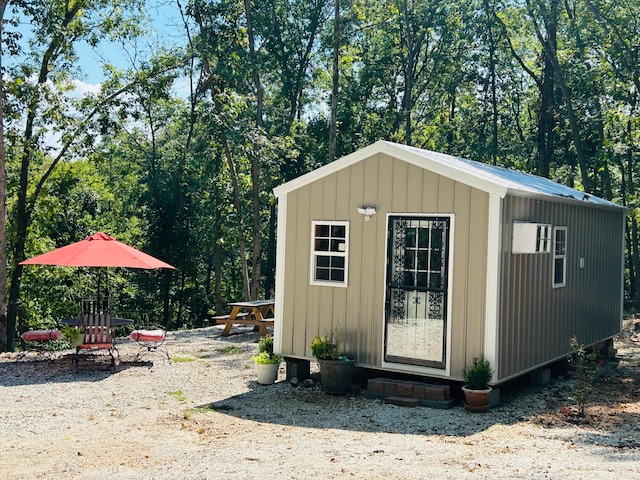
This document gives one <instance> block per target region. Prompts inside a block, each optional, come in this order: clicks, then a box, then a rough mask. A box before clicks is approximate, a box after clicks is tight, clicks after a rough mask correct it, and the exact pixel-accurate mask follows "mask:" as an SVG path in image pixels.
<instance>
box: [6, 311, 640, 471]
mask: <svg viewBox="0 0 640 480" xmlns="http://www.w3.org/2000/svg"><path fill="white" fill-rule="evenodd" d="M625 327H626V330H625V333H624V334H623V335H621V336H620V337H619V338H618V339H616V342H615V346H616V348H617V349H618V355H617V359H616V361H614V362H611V363H610V364H609V365H607V366H606V367H605V368H604V369H603V371H604V373H603V375H602V376H601V378H600V379H599V380H598V382H597V384H596V391H595V393H594V395H593V397H592V403H591V404H590V406H589V407H588V409H587V416H586V417H585V418H579V417H577V416H576V415H575V414H574V409H573V408H572V406H573V404H572V399H571V386H572V381H569V380H565V379H563V378H554V379H553V381H552V384H551V385H550V386H547V387H530V386H526V385H523V384H512V385H508V386H503V387H502V389H501V390H502V392H501V393H502V405H501V406H500V407H498V408H495V409H492V410H491V411H490V412H488V413H484V414H473V413H469V412H466V411H465V410H464V408H462V407H460V406H456V407H453V408H451V409H449V410H440V409H432V408H426V407H418V408H406V407H398V406H393V405H385V404H383V403H382V402H381V401H378V400H371V399H368V398H365V397H364V396H362V395H360V394H358V393H353V394H351V395H348V396H346V397H332V396H329V395H326V394H324V393H322V391H321V390H320V388H318V386H315V387H312V388H303V387H298V388H294V387H292V386H291V385H289V384H288V383H287V382H285V381H284V377H285V371H284V364H283V367H282V368H281V370H280V376H279V381H278V383H276V384H275V385H271V386H260V385H257V384H256V382H255V373H254V370H253V364H252V362H251V360H250V357H251V355H252V354H255V352H256V351H257V345H256V342H257V340H258V334H256V333H253V332H250V331H249V330H248V329H244V328H238V329H235V328H234V332H235V333H237V334H235V335H232V336H230V337H227V338H221V337H220V332H221V327H210V328H205V329H199V330H191V331H184V332H176V333H170V334H169V336H168V337H169V340H168V346H169V349H170V351H171V355H172V357H173V361H172V362H171V363H169V362H166V361H163V360H161V359H160V358H159V357H153V356H149V357H147V358H146V359H148V361H146V362H136V361H135V353H136V351H137V349H136V346H135V344H133V343H131V342H129V341H128V340H124V339H123V340H122V342H121V343H120V344H119V349H120V352H121V364H120V366H119V368H118V370H117V372H115V373H114V372H112V371H110V370H109V369H108V368H106V364H104V365H100V364H91V365H87V366H85V367H84V368H82V367H81V369H80V372H79V373H76V372H75V369H74V367H73V366H72V363H71V357H70V351H67V352H62V354H61V355H59V356H58V358H57V359H55V360H54V361H52V362H46V361H32V359H31V357H27V359H26V361H25V360H21V361H19V362H16V361H15V354H2V355H0V478H2V479H62V478H64V479H71V478H77V479H104V478H108V477H110V478H117V479H218V478H239V479H254V478H255V479H343V478H353V479H385V480H389V479H423V478H438V479H450V478H451V479H453V478H456V479H459V478H478V479H482V478H492V479H507V478H508V479H515V478H523V479H564V478H572V479H602V478H615V479H637V478H639V477H640V426H639V425H640V396H639V394H640V374H639V371H640V338H639V335H640V334H639V333H638V332H637V331H635V330H634V329H636V328H637V330H640V322H638V321H636V320H634V319H632V320H629V321H627V323H626V324H625ZM146 359H145V360H146ZM98 366H104V367H105V368H104V369H100V368H97V367H98ZM314 371H315V366H314Z"/></svg>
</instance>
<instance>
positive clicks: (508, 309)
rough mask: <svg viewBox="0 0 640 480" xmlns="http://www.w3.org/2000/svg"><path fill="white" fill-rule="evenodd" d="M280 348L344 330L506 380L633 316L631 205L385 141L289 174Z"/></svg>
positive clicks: (347, 338)
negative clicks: (627, 244) (628, 246)
mask: <svg viewBox="0 0 640 480" xmlns="http://www.w3.org/2000/svg"><path fill="white" fill-rule="evenodd" d="M274 194H275V196H276V197H277V200H278V237H277V238H278V242H277V267H276V312H277V317H276V321H275V326H274V329H275V330H274V337H275V350H276V351H278V352H280V353H282V354H283V355H284V356H286V357H289V358H291V359H306V360H309V359H311V352H310V350H309V349H308V345H309V344H310V343H311V341H312V340H313V338H314V336H315V335H326V334H330V333H331V332H333V331H334V330H336V329H339V330H341V331H342V336H343V347H344V350H345V351H346V352H347V353H348V355H349V356H350V357H352V358H355V359H356V360H357V365H359V366H362V367H367V368H372V369H379V370H383V371H393V372H401V373H408V374H415V375H420V376H426V377H435V378H442V379H449V380H461V371H462V369H463V368H464V367H465V366H466V365H469V364H470V363H471V362H472V359H473V358H474V357H478V356H483V357H484V358H486V359H488V360H490V361H491V364H492V366H493V367H494V370H495V373H494V378H493V382H492V383H493V384H499V383H502V382H504V381H506V380H508V379H511V378H514V377H517V376H520V375H522V374H524V373H527V372H529V371H533V370H535V369H537V368H539V367H541V366H544V365H546V364H549V363H551V362H554V361H557V360H558V359H561V358H562V357H564V356H566V354H567V353H568V352H569V339H570V337H573V336H575V337H576V338H577V339H578V341H579V342H580V343H584V344H586V345H591V344H595V343H596V342H599V341H603V340H607V339H610V338H612V337H613V336H615V335H616V334H618V333H619V332H620V331H621V326H622V308H623V307H622V305H623V272H624V244H623V242H624V231H625V215H626V210H625V209H624V208H623V207H620V206H619V205H616V204H615V203H612V202H610V201H607V200H603V199H601V198H597V197H595V196H592V195H587V194H585V193H584V192H580V191H578V190H575V189H572V188H569V187H567V186H565V185H561V184H558V183H555V182H553V181H551V180H549V179H546V178H541V177H537V176H534V175H529V174H526V173H522V172H517V171H512V170H508V169H505V168H500V167H496V166H491V165H487V164H483V163H478V162H474V161H471V160H466V159H463V158H458V157H454V156H451V155H446V154H443V153H437V152H433V151H427V150H422V149H419V148H415V147H409V146H405V145H400V144H396V143H391V142H386V141H379V142H376V143H374V144H372V145H370V146H368V147H366V148H363V149H361V150H358V151H356V152H354V153H352V154H350V155H347V156H345V157H343V158H341V159H339V160H336V161H334V162H332V163H330V164H328V165H325V166H323V167H320V168H318V169H316V170H314V171H312V172H310V173H307V174H305V175H302V176H301V177H298V178H296V179H294V180H291V181H289V182H287V183H285V184H283V185H280V186H279V187H277V188H275V189H274Z"/></svg>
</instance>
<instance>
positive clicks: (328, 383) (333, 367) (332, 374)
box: [318, 360, 356, 395]
mask: <svg viewBox="0 0 640 480" xmlns="http://www.w3.org/2000/svg"><path fill="white" fill-rule="evenodd" d="M318 363H319V364H320V381H321V383H322V390H324V391H325V393H328V394H330V395H346V394H347V393H348V392H349V390H350V388H351V382H352V379H353V372H354V370H355V368H356V367H355V365H356V361H355V360H318Z"/></svg>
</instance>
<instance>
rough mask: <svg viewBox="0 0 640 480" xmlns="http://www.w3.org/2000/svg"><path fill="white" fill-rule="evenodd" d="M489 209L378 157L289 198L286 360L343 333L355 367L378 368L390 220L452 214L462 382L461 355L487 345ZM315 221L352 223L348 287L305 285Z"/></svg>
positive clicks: (454, 314)
mask: <svg viewBox="0 0 640 480" xmlns="http://www.w3.org/2000/svg"><path fill="white" fill-rule="evenodd" d="M362 206H375V208H376V210H377V214H376V215H374V216H373V217H372V218H371V221H369V222H365V221H364V219H363V217H362V215H360V214H358V213H357V211H356V210H357V208H358V207H362ZM487 208H488V195H487V194H486V193H484V192H481V191H479V190H476V189H472V188H470V187H468V186H465V185H463V184H460V183H456V182H454V181H452V180H450V179H446V178H443V177H440V176H438V175H436V174H434V173H432V172H429V171H425V170H423V169H419V168H417V167H415V166H412V165H409V164H407V163H405V162H403V161H399V160H397V159H395V158H392V157H389V156H385V155H381V154H379V155H375V156H372V157H371V158H368V159H366V160H363V161H361V162H358V163H357V164H354V165H352V166H350V167H348V168H345V169H344V170H341V171H340V172H337V173H335V174H332V175H328V176H326V177H324V178H323V179H322V180H319V181H317V182H314V183H312V184H310V185H308V186H305V187H301V188H299V189H298V190H296V191H295V192H293V193H290V194H289V197H288V212H287V244H286V245H287V252H286V255H287V262H286V265H285V287H284V292H283V295H284V312H283V342H282V345H283V353H284V354H285V355H292V356H298V357H303V356H306V357H309V356H310V352H309V351H308V349H307V345H308V344H309V343H310V341H311V340H312V339H313V336H315V335H318V334H320V335H323V334H326V333H329V332H331V331H332V329H333V328H336V327H342V328H343V329H344V331H345V335H346V338H347V342H346V345H345V347H346V349H347V351H348V352H349V353H350V354H353V355H354V356H355V357H356V358H357V360H358V363H359V364H361V365H369V366H373V367H379V366H381V365H382V353H383V352H382V345H383V337H382V335H383V326H384V294H385V283H384V282H385V274H386V258H387V252H386V236H387V231H386V228H387V223H386V221H387V214H388V213H405V212H411V213H428V214H454V218H455V220H454V238H453V244H454V249H453V250H452V252H451V253H452V254H453V255H454V256H453V260H454V265H453V268H452V271H451V272H450V275H453V277H452V278H453V288H452V291H451V292H450V294H451V295H452V302H451V305H452V307H451V317H450V318H451V329H452V337H453V338H452V343H451V374H452V376H454V377H458V376H459V374H460V370H461V369H462V366H463V365H464V362H465V355H466V354H467V352H469V353H470V354H474V353H471V352H475V354H477V353H478V352H476V350H481V349H482V345H483V335H484V330H483V326H482V322H483V321H484V308H485V305H484V289H485V282H486V253H485V249H486V237H487V229H486V228H487V227H486V219H487V216H488V215H487ZM312 220H347V221H349V228H350V245H349V285H348V288H339V287H324V286H312V285H310V284H309V275H310V273H309V268H310V255H311V251H310V247H311V237H310V235H311V221H312ZM277 294H280V293H279V292H278V293H277Z"/></svg>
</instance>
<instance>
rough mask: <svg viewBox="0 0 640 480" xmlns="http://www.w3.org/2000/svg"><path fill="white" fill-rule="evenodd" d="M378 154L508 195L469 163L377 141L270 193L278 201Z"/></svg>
mask: <svg viewBox="0 0 640 480" xmlns="http://www.w3.org/2000/svg"><path fill="white" fill-rule="evenodd" d="M378 153H383V154H386V155H389V156H391V157H395V158H398V159H400V160H403V161H405V162H407V163H410V164H412V165H416V166H417V167H420V168H423V169H427V170H430V171H432V172H434V173H436V174H438V175H442V176H444V177H447V178H451V179H453V180H456V181H458V182H461V183H464V184H466V185H469V186H471V187H475V188H478V189H479V190H482V191H485V192H492V193H498V194H499V195H500V196H501V197H504V196H505V195H506V194H507V191H508V188H507V187H505V186H503V185H501V184H500V183H499V182H498V181H496V179H495V178H493V177H492V176H491V175H487V174H483V172H482V171H479V170H478V169H475V168H473V165H472V164H473V163H477V162H472V161H470V160H467V161H464V162H463V160H462V159H459V158H458V157H454V156H452V155H447V154H445V153H439V152H432V151H430V150H421V149H418V148H414V147H407V146H405V145H400V144H397V143H393V142H387V141H384V140H379V141H377V142H375V143H373V144H371V145H369V146H367V147H365V148H362V149H360V150H357V151H355V152H353V153H351V154H349V155H347V156H345V157H342V158H339V159H338V160H335V161H334V162H331V163H328V164H327V165H324V166H322V167H320V168H318V169H316V170H313V171H311V172H309V173H306V174H304V175H301V176H300V177H298V178H294V179H293V180H291V181H289V182H287V183H284V184H282V185H279V186H278V187H276V188H274V189H273V193H274V195H275V196H276V197H278V196H280V195H283V194H286V193H289V192H291V191H294V190H297V189H298V188H300V187H304V186H305V185H308V184H310V183H313V182H315V181H316V180H319V179H321V178H324V177H326V176H328V175H331V174H333V173H336V172H338V171H340V170H342V169H344V168H347V167H350V166H351V165H353V164H355V163H358V162H360V161H362V160H365V159H366V158H369V157H371V156H373V155H376V154H378Z"/></svg>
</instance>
